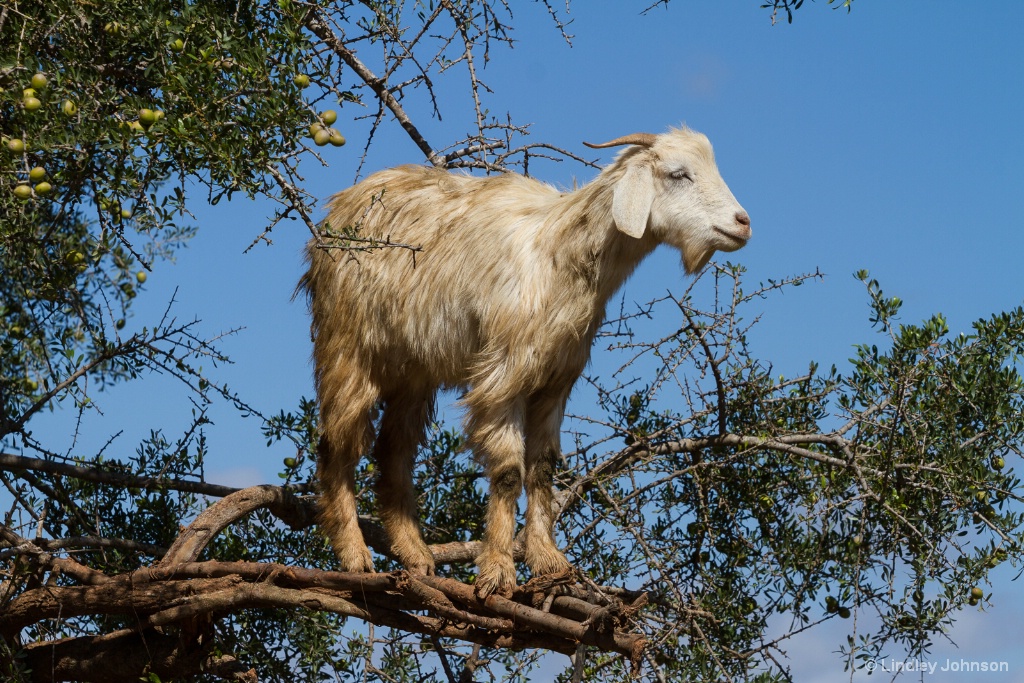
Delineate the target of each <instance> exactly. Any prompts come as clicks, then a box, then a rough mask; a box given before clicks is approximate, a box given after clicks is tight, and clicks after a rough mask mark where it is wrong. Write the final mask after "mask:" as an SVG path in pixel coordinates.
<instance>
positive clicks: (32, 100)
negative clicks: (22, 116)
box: [21, 97, 43, 111]
mask: <svg viewBox="0 0 1024 683" xmlns="http://www.w3.org/2000/svg"><path fill="white" fill-rule="evenodd" d="M21 104H22V106H23V107H25V110H26V111H37V110H38V109H39V108H40V107H42V106H43V103H42V102H40V101H39V99H38V98H36V97H26V98H25V99H23V100H22V101H21Z"/></svg>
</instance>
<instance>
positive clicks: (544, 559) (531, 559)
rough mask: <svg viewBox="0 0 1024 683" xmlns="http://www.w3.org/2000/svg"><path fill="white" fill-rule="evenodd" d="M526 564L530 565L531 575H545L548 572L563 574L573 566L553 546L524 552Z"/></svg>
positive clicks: (571, 569) (570, 570)
mask: <svg viewBox="0 0 1024 683" xmlns="http://www.w3.org/2000/svg"><path fill="white" fill-rule="evenodd" d="M526 564H527V565H529V567H530V574H531V575H532V576H547V575H549V574H563V573H568V572H572V571H573V566H572V565H571V564H569V560H567V559H565V555H563V554H562V552H561V551H560V550H558V549H557V548H555V547H554V546H552V547H550V548H546V549H544V550H543V551H542V552H535V553H530V552H529V551H527V553H526Z"/></svg>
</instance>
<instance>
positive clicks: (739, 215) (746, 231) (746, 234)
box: [736, 211, 751, 240]
mask: <svg viewBox="0 0 1024 683" xmlns="http://www.w3.org/2000/svg"><path fill="white" fill-rule="evenodd" d="M736 222H737V223H739V224H740V225H741V226H743V227H742V228H740V232H742V233H743V239H745V240H749V239H750V235H751V232H750V216H749V215H747V212H746V211H737V212H736Z"/></svg>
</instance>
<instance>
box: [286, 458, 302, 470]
mask: <svg viewBox="0 0 1024 683" xmlns="http://www.w3.org/2000/svg"><path fill="white" fill-rule="evenodd" d="M298 464H299V461H298V460H296V459H295V458H285V459H284V466H285V467H289V468H291V467H295V466H296V465H298Z"/></svg>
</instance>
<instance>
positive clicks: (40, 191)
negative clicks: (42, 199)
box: [36, 180, 53, 196]
mask: <svg viewBox="0 0 1024 683" xmlns="http://www.w3.org/2000/svg"><path fill="white" fill-rule="evenodd" d="M52 191H53V185H51V184H50V183H48V182H46V181H45V180H44V181H43V182H41V183H36V194H37V195H39V196H44V195H48V194H50V193H51V192H52Z"/></svg>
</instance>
